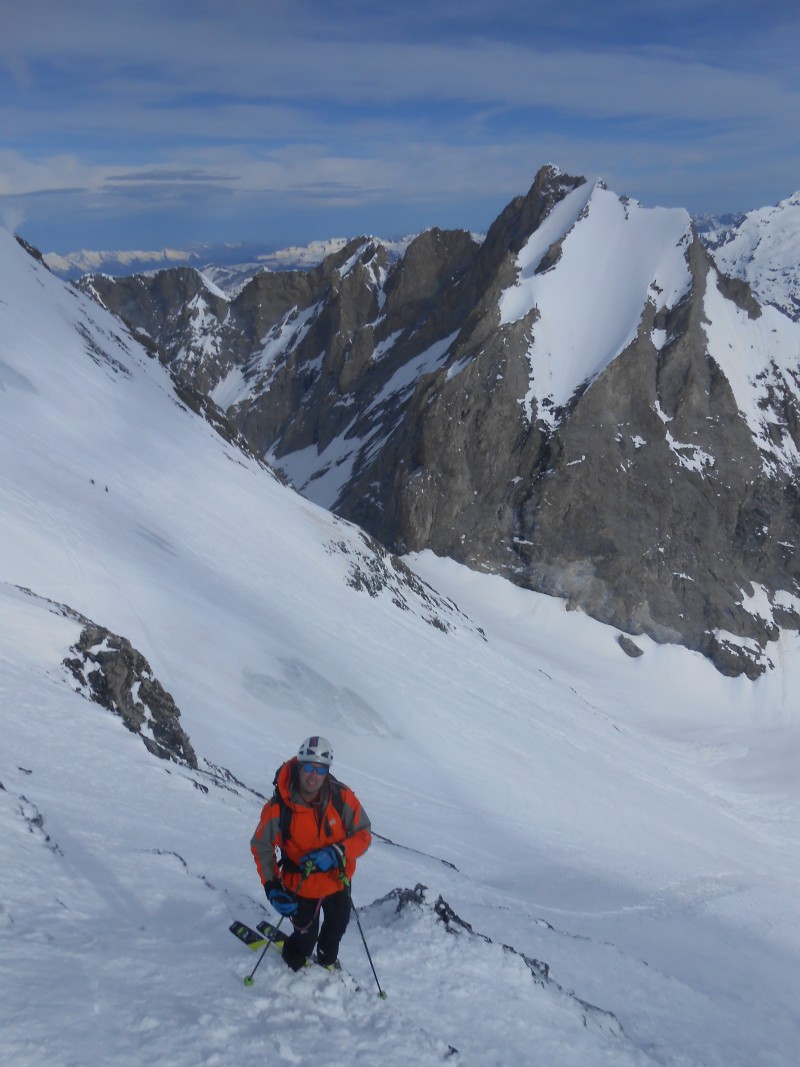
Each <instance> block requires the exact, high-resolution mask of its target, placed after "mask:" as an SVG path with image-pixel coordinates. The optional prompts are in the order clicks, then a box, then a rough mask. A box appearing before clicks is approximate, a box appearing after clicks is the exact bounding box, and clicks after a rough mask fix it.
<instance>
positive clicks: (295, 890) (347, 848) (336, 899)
mask: <svg viewBox="0 0 800 1067" xmlns="http://www.w3.org/2000/svg"><path fill="white" fill-rule="evenodd" d="M332 763H333V747H332V746H331V743H330V741H328V740H327V739H326V738H324V737H309V738H307V739H306V740H305V741H304V742H303V743H302V745H301V746H300V750H299V751H298V753H297V756H295V757H292V759H289V760H287V761H286V762H285V763H284V764H283V765H282V766H281V768H280V769H279V771H278V773H277V774H276V776H275V795H274V796H273V797H272V799H271V800H269V801H268V802H267V803H266V804H265V805H264V807H263V809H262V811H261V819H260V821H259V823H258V826H257V827H256V832H255V833H254V834H253V838H252V840H251V842H250V850H251V852H252V853H253V857H254V859H255V861H256V867H257V869H258V873H259V876H260V878H261V881H262V883H263V885H264V892H265V893H266V894H267V898H268V900H269V902H270V904H271V905H272V906H273V908H275V910H276V911H277V912H279V914H281V915H284V916H290V917H291V920H292V926H293V928H294V929H293V931H292V934H291V935H290V936H289V937H288V938H287V939H286V941H285V942H284V946H283V950H282V954H283V959H284V961H285V962H286V963H287V964H288V965H289V966H290V967H291V968H292V970H295V971H298V970H300V968H301V967H303V966H304V965H305V962H306V960H307V959H308V957H309V956H310V955H311V953H312V951H313V949H314V945H315V944H316V946H317V957H316V961H317V963H320V964H322V965H323V966H324V967H328V968H333V967H334V966H336V961H337V956H338V952H339V942H340V941H341V940H342V937H343V936H344V932H345V930H346V929H347V924H348V921H349V919H350V907H351V904H350V879H351V878H352V876H353V872H354V871H355V869H356V860H357V859H358V857H359V856H361V855H363V854H364V853H365V852H366V851H367V849H368V848H369V846H370V842H371V841H372V834H371V833H370V821H369V819H368V817H367V814H366V812H365V811H364V809H363V808H362V807H361V804H360V802H359V800H358V797H357V796H356V795H355V793H354V792H353V791H352V789H350V788H349V787H348V786H346V785H344V784H343V783H342V782H339V781H338V780H337V779H336V778H334V776H333V775H332V774H331V773H330V769H331V764H332ZM278 849H279V850H280V860H279V859H278V852H277V850H278ZM320 911H322V914H323V916H324V921H323V923H322V930H321V931H320V928H319V925H320Z"/></svg>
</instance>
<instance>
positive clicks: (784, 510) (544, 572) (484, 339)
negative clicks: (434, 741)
mask: <svg viewBox="0 0 800 1067" xmlns="http://www.w3.org/2000/svg"><path fill="white" fill-rule="evenodd" d="M81 286H82V288H84V289H86V290H88V291H91V292H92V293H93V294H94V295H95V296H96V297H97V298H98V299H99V300H100V301H101V302H102V303H103V304H105V305H106V306H107V307H109V308H110V309H111V310H112V311H114V312H115V313H116V314H118V315H119V316H120V317H121V318H122V319H123V320H124V321H125V322H126V324H127V325H128V326H129V328H130V329H131V330H132V331H133V332H134V333H135V335H136V336H137V337H138V338H139V339H140V340H143V341H145V343H147V344H148V345H149V346H150V348H151V350H152V351H153V352H154V353H156V354H157V355H158V356H159V358H160V359H161V360H162V361H163V362H164V363H166V364H168V365H169V366H170V368H171V371H172V374H173V376H174V378H175V380H176V381H177V382H179V383H181V385H182V386H183V387H190V388H192V389H194V390H197V391H199V392H200V393H202V394H203V395H205V396H206V397H208V398H209V400H210V401H213V403H214V404H215V405H217V406H218V407H219V408H220V409H222V411H223V412H224V417H225V418H226V419H227V420H229V421H230V423H231V424H232V425H233V426H234V427H235V428H236V429H237V430H238V431H240V432H241V434H242V435H243V436H244V438H245V439H246V441H247V442H248V443H249V445H250V447H251V448H253V449H254V450H255V451H256V452H257V453H258V454H260V455H262V456H264V457H265V458H267V459H268V460H269V461H270V462H271V463H273V464H274V465H276V466H277V467H278V468H280V469H281V470H282V471H283V472H284V474H285V475H286V476H287V477H288V478H289V479H290V480H291V481H292V482H293V483H294V484H295V485H296V486H297V488H299V489H300V490H301V491H302V492H303V493H304V494H306V495H307V496H308V497H310V498H311V499H313V500H315V501H316V502H318V503H320V504H322V505H324V506H326V507H328V508H331V509H332V510H333V511H335V512H336V513H338V514H340V515H342V516H345V517H346V518H348V519H351V520H353V521H355V522H357V523H359V524H360V525H361V526H362V527H363V528H364V529H366V530H367V531H369V533H371V534H372V535H373V536H375V537H377V538H378V539H379V540H380V541H381V542H382V543H383V544H385V545H387V546H388V547H389V548H390V549H392V550H393V551H397V552H408V551H418V550H422V549H432V550H433V551H434V552H436V553H438V554H440V555H447V556H451V557H453V558H454V559H456V560H458V561H460V562H463V563H466V564H468V565H469V566H471V567H473V568H477V569H481V570H486V571H491V572H495V573H499V574H502V575H504V576H506V577H508V578H510V579H511V580H513V581H514V582H516V583H518V584H520V585H522V586H524V587H527V588H531V589H535V590H539V591H543V592H546V593H550V594H552V595H555V596H559V597H563V598H565V599H566V601H567V603H568V605H569V606H570V607H572V608H580V609H582V610H584V611H585V612H587V613H588V614H590V615H592V616H594V617H595V618H598V619H600V620H602V621H604V622H606V623H610V624H612V625H614V626H616V627H618V628H619V629H620V630H621V631H623V632H624V633H626V634H629V635H632V636H634V637H635V636H636V635H638V634H643V633H644V634H647V635H649V636H650V637H652V638H654V639H655V640H657V641H661V642H678V643H681V644H684V645H686V646H688V647H689V648H692V649H696V650H699V651H700V652H702V653H703V654H704V655H707V656H709V657H711V658H712V660H713V661H714V663H715V664H716V665H717V666H718V667H719V668H720V670H722V671H723V672H725V673H729V674H739V673H742V672H744V673H746V674H747V675H748V676H750V677H757V676H758V675H759V674H760V673H761V672H763V671H764V670H765V669H767V668H768V667H769V665H770V662H771V661H770V643H771V642H773V641H775V640H777V639H778V637H779V634H780V628H781V627H790V628H792V629H797V628H798V627H800V589H799V587H798V564H797V555H796V535H797V526H798V516H799V514H800V512H799V509H800V501H799V500H798V491H797V475H798V469H799V467H800V457H799V456H798V445H799V444H800V418H799V416H800V411H799V410H798V399H797V388H798V382H799V381H800V326H798V324H796V323H794V322H793V321H792V320H791V319H790V318H789V317H787V316H786V315H784V314H782V313H781V312H779V311H778V310H777V309H775V308H773V307H769V306H766V307H765V306H762V305H761V304H759V303H758V302H757V300H756V299H755V297H754V295H753V293H752V291H751V289H750V286H749V285H748V283H747V282H746V281H745V280H743V279H734V278H730V277H728V276H726V275H724V274H722V273H721V272H720V270H719V268H718V266H717V265H716V264H715V262H714V260H713V259H712V257H711V255H710V253H709V252H708V251H707V250H706V249H705V248H704V246H703V244H702V243H701V241H700V240H699V238H698V236H697V234H696V232H695V230H694V228H693V226H692V224H691V220H690V218H689V216H688V214H687V213H686V212H684V211H681V210H667V209H644V208H642V207H641V206H640V205H639V204H637V203H636V202H635V201H631V200H629V199H628V198H626V197H619V196H617V195H615V194H614V193H612V192H610V191H609V190H608V189H607V188H605V186H604V185H603V184H602V183H589V182H587V181H586V180H585V179H584V178H582V177H572V176H569V175H566V174H564V173H562V172H560V171H559V170H557V169H556V168H554V167H545V168H543V169H542V170H541V171H540V172H539V174H538V175H537V176H536V180H535V182H534V184H533V186H532V188H531V189H530V191H529V192H528V193H527V195H525V196H521V197H518V198H517V199H515V200H514V201H512V202H511V203H510V204H509V205H508V206H507V207H506V209H505V210H504V211H503V212H502V213H501V215H500V216H499V217H498V219H497V220H496V221H495V223H494V224H493V225H492V226H491V228H490V229H489V231H488V233H487V235H486V238H485V240H484V241H483V242H480V243H478V242H477V241H476V240H475V239H474V238H472V237H471V236H470V235H469V234H467V233H465V232H462V231H441V230H437V229H433V230H429V231H427V232H425V233H424V234H422V235H420V236H419V237H418V238H416V239H415V240H414V241H413V242H412V243H411V244H410V246H409V248H408V249H407V251H406V253H405V256H404V257H403V258H402V259H400V260H399V261H391V260H390V257H389V255H388V253H387V250H386V249H385V248H384V247H383V246H382V245H381V244H380V242H377V241H374V240H371V239H367V238H363V239H356V240H354V241H352V242H350V243H349V244H347V245H346V246H345V247H344V248H343V249H341V250H340V251H339V252H337V253H336V254H334V255H332V256H329V257H328V258H327V259H325V261H324V262H323V263H322V264H321V265H320V266H319V267H317V268H315V269H314V270H310V271H307V272H302V271H290V272H286V273H283V274H271V273H265V274H262V275H258V276H256V277H255V278H254V279H253V280H252V281H251V282H250V284H249V285H247V286H246V287H245V288H244V289H243V290H242V291H241V293H240V294H239V295H238V296H237V297H235V298H234V299H231V300H227V299H225V298H224V296H223V295H222V294H221V293H219V292H218V291H215V290H214V289H213V287H212V286H209V285H207V284H206V283H205V282H204V279H203V278H202V276H201V275H199V274H198V273H197V272H194V271H191V270H187V269H180V270H168V271H162V272H159V273H157V274H155V275H153V276H134V277H128V278H120V279H113V278H108V277H104V276H98V275H94V276H87V277H86V278H84V279H83V280H82V282H81Z"/></svg>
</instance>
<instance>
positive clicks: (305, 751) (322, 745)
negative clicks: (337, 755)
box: [297, 737, 333, 767]
mask: <svg viewBox="0 0 800 1067" xmlns="http://www.w3.org/2000/svg"><path fill="white" fill-rule="evenodd" d="M297 758H298V759H299V760H300V761H301V762H302V761H303V760H309V761H310V762H311V763H321V764H322V765H323V766H324V767H330V765H331V764H332V763H333V745H332V744H331V743H330V741H329V740H328V739H327V737H307V738H306V739H305V741H304V742H303V743H302V745H301V746H300V751H299V752H298V753H297Z"/></svg>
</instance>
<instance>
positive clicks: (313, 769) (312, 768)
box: [300, 763, 328, 778]
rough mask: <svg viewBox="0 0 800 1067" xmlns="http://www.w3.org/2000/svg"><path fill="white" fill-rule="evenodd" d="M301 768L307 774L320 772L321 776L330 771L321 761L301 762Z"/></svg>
mask: <svg viewBox="0 0 800 1067" xmlns="http://www.w3.org/2000/svg"><path fill="white" fill-rule="evenodd" d="M300 770H301V771H304V772H305V773H306V774H318V775H319V776H320V778H322V777H323V775H326V774H327V773H328V768H327V767H322V766H321V765H320V764H319V763H301V764H300Z"/></svg>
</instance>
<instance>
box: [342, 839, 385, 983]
mask: <svg viewBox="0 0 800 1067" xmlns="http://www.w3.org/2000/svg"><path fill="white" fill-rule="evenodd" d="M339 877H340V878H341V879H342V881H343V882H344V891H345V893H347V898H348V900H349V901H350V907H351V908H352V910H353V915H355V917H356V923H357V924H358V932H359V933H360V934H361V940H362V941H363V942H364V951H365V952H366V954H367V959H368V960H369V965H370V967H371V968H372V977H373V978H374V979H375V985H376V986H377V987H378V996H379V997H380V998H381V1000H386V994H385V993H384V991H383V990H382V989H381V983H380V982H379V981H378V975H377V973H376V971H375V964H374V963H373V962H372V956H371V955H370V951H369V946H368V945H367V939H366V937H364V931H363V929H362V927H361V919H359V917H358V912H357V911H356V906H355V904H354V903H353V893H352V891H351V888H350V879H349V878H348V877H347V875H346V874H345V870H344V858H342V860H340V865H339Z"/></svg>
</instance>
